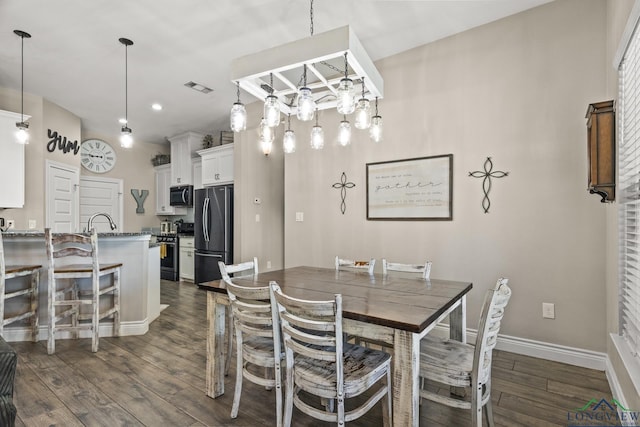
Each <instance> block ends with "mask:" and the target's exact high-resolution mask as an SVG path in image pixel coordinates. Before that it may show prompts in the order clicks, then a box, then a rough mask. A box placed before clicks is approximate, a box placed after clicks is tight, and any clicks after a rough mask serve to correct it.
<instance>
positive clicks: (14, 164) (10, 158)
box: [0, 110, 33, 208]
mask: <svg viewBox="0 0 640 427" xmlns="http://www.w3.org/2000/svg"><path fill="white" fill-rule="evenodd" d="M28 118H29V116H25V120H26V119H28ZM19 121H21V116H20V114H18V113H12V112H10V111H3V110H0V152H1V153H2V155H0V182H2V183H5V185H3V186H2V191H0V208H23V207H24V145H22V144H18V143H17V142H16V137H15V133H16V122H19ZM32 132H33V130H32Z"/></svg>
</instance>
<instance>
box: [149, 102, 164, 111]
mask: <svg viewBox="0 0 640 427" xmlns="http://www.w3.org/2000/svg"><path fill="white" fill-rule="evenodd" d="M151 108H153V109H154V110H155V111H160V110H162V105H160V104H158V103H157V102H156V103H155V104H151Z"/></svg>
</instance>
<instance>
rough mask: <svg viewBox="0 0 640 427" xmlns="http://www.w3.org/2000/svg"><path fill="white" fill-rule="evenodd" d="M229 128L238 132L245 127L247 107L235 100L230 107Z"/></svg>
mask: <svg viewBox="0 0 640 427" xmlns="http://www.w3.org/2000/svg"><path fill="white" fill-rule="evenodd" d="M230 118H231V130H232V131H234V132H240V131H243V130H245V129H246V128H247V109H246V108H244V104H243V103H241V102H235V103H234V104H233V106H232V107H231V115H230Z"/></svg>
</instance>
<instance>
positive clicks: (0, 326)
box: [0, 233, 42, 342]
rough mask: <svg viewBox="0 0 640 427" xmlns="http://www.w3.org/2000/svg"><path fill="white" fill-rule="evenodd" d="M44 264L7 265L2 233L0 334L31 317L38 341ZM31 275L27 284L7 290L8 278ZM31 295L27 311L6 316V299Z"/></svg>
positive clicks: (33, 330)
mask: <svg viewBox="0 0 640 427" xmlns="http://www.w3.org/2000/svg"><path fill="white" fill-rule="evenodd" d="M41 268H42V265H36V264H33V265H6V264H5V258H4V244H3V242H2V233H0V319H1V321H0V336H3V337H4V326H5V325H8V324H9V323H14V322H18V321H20V320H23V319H27V318H30V323H31V340H32V341H33V342H36V341H38V282H39V281H40V269H41ZM26 276H30V280H29V281H28V282H27V285H26V286H24V285H23V286H22V287H20V288H11V290H7V286H6V282H7V280H10V279H14V278H17V277H26ZM21 296H24V297H29V304H28V308H27V310H26V311H23V312H21V313H12V314H11V315H10V316H9V317H6V318H5V301H7V300H9V299H13V298H17V297H21Z"/></svg>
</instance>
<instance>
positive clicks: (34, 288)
mask: <svg viewBox="0 0 640 427" xmlns="http://www.w3.org/2000/svg"><path fill="white" fill-rule="evenodd" d="M38 283H40V270H36V271H35V272H34V273H32V274H31V340H32V341H33V342H38V323H39V318H38V297H39V295H38Z"/></svg>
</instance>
